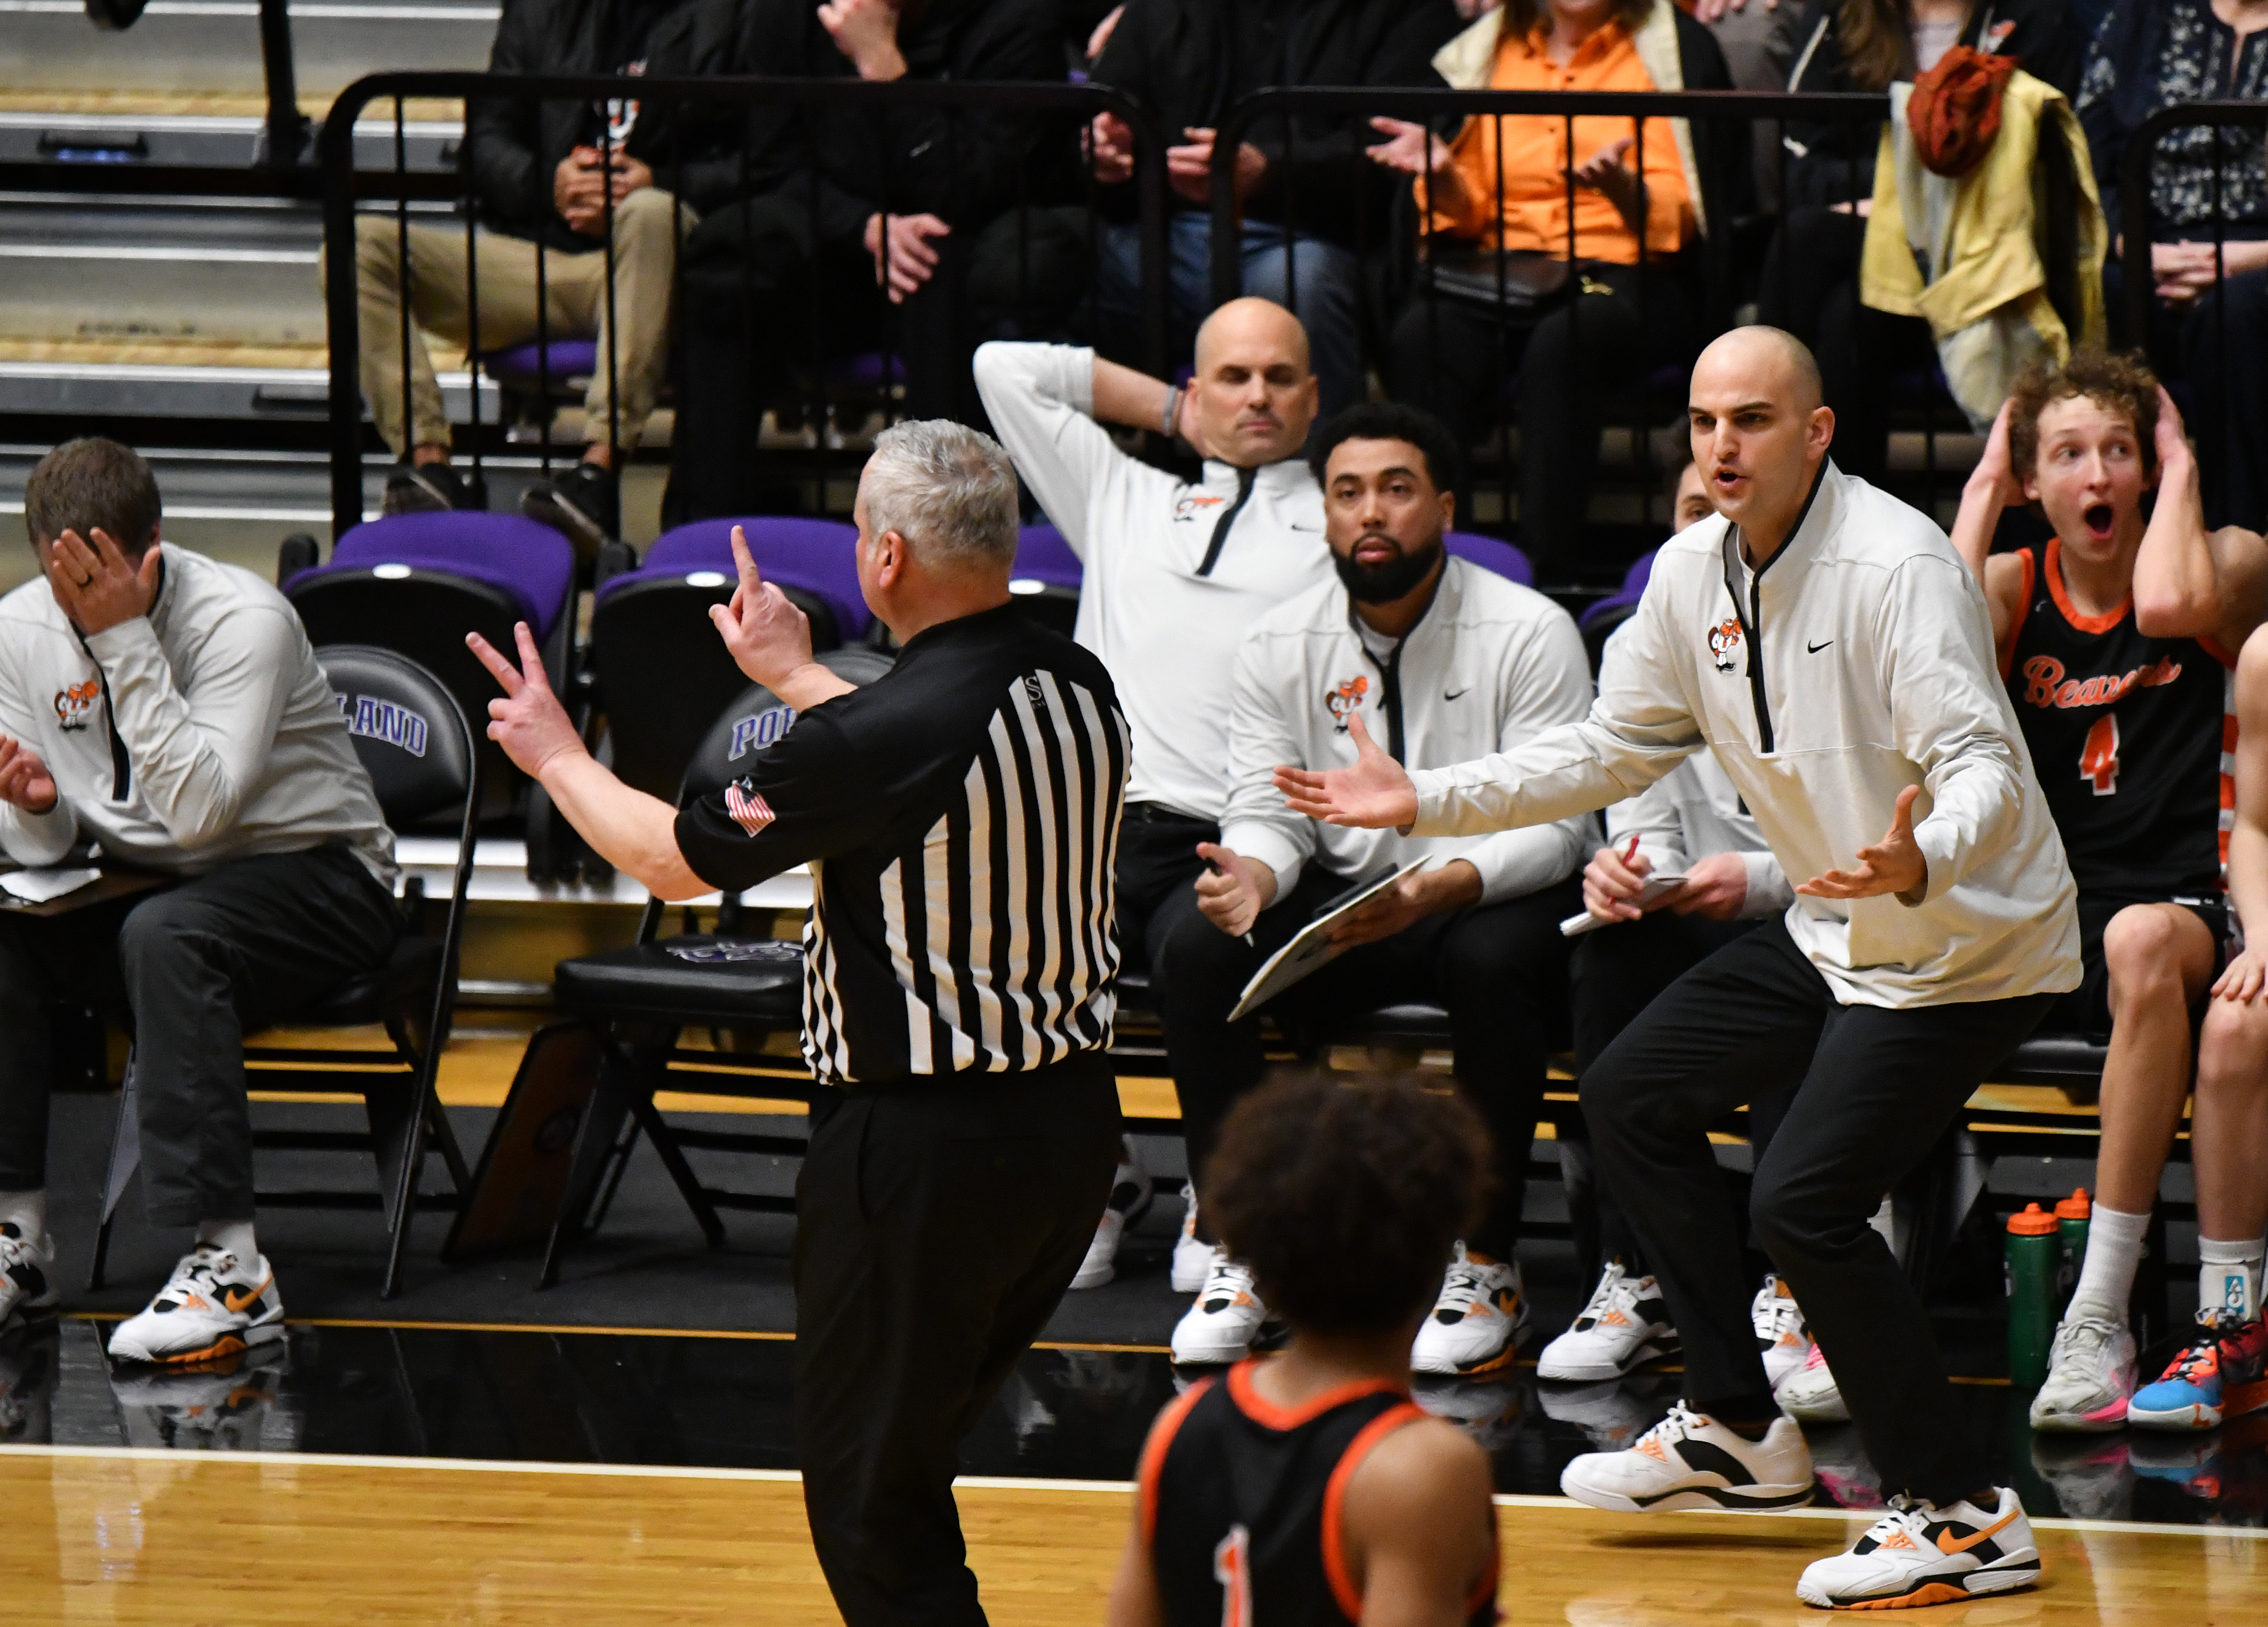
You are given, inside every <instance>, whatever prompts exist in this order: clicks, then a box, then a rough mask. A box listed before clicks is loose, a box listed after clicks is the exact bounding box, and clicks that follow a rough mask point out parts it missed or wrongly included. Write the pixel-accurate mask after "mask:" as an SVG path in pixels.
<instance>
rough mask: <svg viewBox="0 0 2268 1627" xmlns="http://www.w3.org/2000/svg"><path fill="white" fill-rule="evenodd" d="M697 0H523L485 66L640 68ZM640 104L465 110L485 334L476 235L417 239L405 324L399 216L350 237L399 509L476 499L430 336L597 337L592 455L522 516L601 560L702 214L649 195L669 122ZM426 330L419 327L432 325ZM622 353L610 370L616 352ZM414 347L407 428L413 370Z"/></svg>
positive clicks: (532, 498) (491, 344)
mask: <svg viewBox="0 0 2268 1627" xmlns="http://www.w3.org/2000/svg"><path fill="white" fill-rule="evenodd" d="M687 4H688V0H512V4H508V5H507V6H505V7H504V18H503V21H502V22H501V23H500V24H499V25H498V26H497V36H496V44H495V46H494V48H493V49H492V50H491V51H490V55H489V70H490V72H491V73H500V74H509V73H524V74H541V73H549V74H570V73H608V74H643V73H644V71H645V70H646V65H647V60H648V57H649V55H650V54H651V53H652V52H653V51H654V50H656V49H657V48H660V45H661V41H662V40H663V37H664V36H665V35H666V33H669V32H670V31H672V30H673V29H674V28H676V27H679V26H682V18H683V16H684V13H685V11H686V9H687ZM642 111H649V110H644V109H642V108H641V107H640V104H639V103H638V102H637V101H636V100H622V101H610V102H608V103H607V104H605V105H604V106H600V105H598V104H594V103H585V102H574V101H564V100H559V101H545V102H536V101H531V100H526V99H508V98H503V97H498V98H495V99H489V100H476V101H474V102H472V103H471V104H470V105H469V107H468V108H467V111H466V120H465V140H464V145H463V148H462V150H461V160H460V161H461V162H462V163H463V165H464V167H465V173H466V174H467V176H468V179H469V180H471V182H472V186H473V192H474V200H475V209H476V210H477V218H478V223H479V224H478V225H477V226H476V228H475V232H474V233H473V239H474V243H475V255H476V263H475V269H477V272H478V276H479V296H480V334H479V335H478V338H477V340H475V337H474V335H473V332H472V288H471V278H470V276H468V266H467V260H468V255H467V254H466V249H465V234H464V232H462V231H461V230H460V229H459V228H457V227H455V226H441V225H435V226H421V225H413V226H411V227H409V232H408V238H409V242H408V254H407V259H408V269H407V273H406V276H407V280H408V282H409V311H410V315H411V317H412V318H413V319H414V321H413V322H411V323H410V324H409V326H407V327H406V328H405V324H404V321H403V317H402V312H401V306H402V293H401V290H402V283H403V281H404V277H405V272H404V269H403V265H402V261H403V258H404V256H403V254H402V243H401V236H400V231H399V227H398V225H397V223H396V221H395V218H394V215H393V213H392V211H391V210H388V211H387V212H386V213H383V214H372V215H365V216H363V217H360V218H359V219H358V220H357V222H356V223H355V225H356V231H355V286H356V291H357V307H358V313H359V318H360V324H361V325H360V346H359V349H360V352H361V367H362V384H363V390H364V393H365V395H367V396H368V398H369V400H370V403H371V410H372V416H374V417H375V418H376V419H377V421H378V430H379V434H380V435H382V436H383V437H385V438H386V442H387V445H389V446H391V447H393V449H394V454H395V456H397V457H399V458H401V460H403V461H402V465H401V467H400V468H399V469H397V470H396V471H395V473H394V475H393V477H392V478H391V479H390V480H389V481H388V482H387V495H386V509H387V512H388V513H394V512H403V511H407V510H413V509H432V508H463V507H466V506H468V505H471V504H476V503H477V501H478V498H477V496H476V495H475V494H474V493H471V492H469V491H468V490H467V488H466V486H465V485H464V483H463V482H462V481H461V480H460V479H459V478H458V476H457V475H456V473H455V472H454V471H453V469H451V468H450V467H449V421H448V419H447V418H446V416H444V414H443V412H442V409H441V390H440V387H439V385H438V383H437V382H436V381H435V379H434V377H433V364H432V361H431V357H428V355H427V354H426V350H425V342H424V338H423V334H426V333H430V334H433V335H438V336H439V337H441V338H444V339H447V340H449V341H451V342H454V343H459V344H468V345H471V346H472V347H473V348H475V349H477V350H482V351H491V350H503V349H505V348H507V347H510V346H512V345H519V344H525V343H526V342H528V341H529V340H532V339H534V338H535V337H536V336H537V335H538V333H539V331H541V327H548V328H549V333H550V335H551V336H552V337H553V338H555V339H571V338H592V337H595V338H596V339H597V340H598V342H599V359H598V364H597V365H596V366H595V367H594V368H593V370H592V374H591V382H590V387H589V389H588V390H587V391H586V392H585V396H584V409H585V428H584V437H585V451H584V454H583V461H582V462H581V463H580V464H579V465H578V466H577V467H576V468H575V469H574V470H573V471H572V472H571V473H570V474H569V475H566V476H564V477H563V478H562V479H561V480H559V481H558V482H545V483H543V484H541V485H540V486H538V487H536V488H534V490H531V491H530V492H529V494H528V496H527V499H526V502H525V506H527V509H528V511H529V512H531V513H533V514H534V515H535V517H536V518H538V519H543V520H545V521H547V522H549V523H550V524H553V525H556V526H559V527H560V528H561V529H562V530H563V531H565V532H567V533H568V534H569V535H571V537H573V538H574V539H575V540H576V541H578V544H579V545H581V546H583V547H584V548H586V549H594V548H597V546H598V545H599V543H600V542H601V541H604V540H605V539H606V538H607V537H609V536H612V535H613V534H615V533H616V532H617V531H618V530H619V529H620V505H619V503H618V501H617V495H616V492H617V488H616V481H615V471H614V463H615V453H616V450H617V448H618V447H619V448H622V449H628V448H630V447H633V446H636V445H637V442H638V438H639V436H640V434H641V432H642V431H644V425H645V420H646V415H647V414H648V413H649V412H650V411H651V410H652V407H653V402H654V394H655V391H656V388H657V387H658V386H659V383H660V381H661V378H662V372H663V369H664V367H665V366H666V364H667V349H668V338H669V303H670V283H671V281H672V276H673V271H674V261H675V258H676V238H677V236H678V234H679V232H681V230H682V229H683V227H684V226H686V225H690V224H691V221H692V218H693V217H692V212H691V211H690V210H687V209H686V208H684V207H683V205H682V204H681V203H680V202H677V201H676V200H674V198H673V197H672V195H671V194H670V193H668V192H666V191H665V190H663V189H662V188H659V187H657V186H656V185H655V184H654V173H653V168H652V165H653V163H654V162H655V153H656V151H657V146H658V144H657V140H656V137H655V135H654V129H655V126H656V123H657V121H656V120H654V119H653V118H652V117H645V118H641V116H640V115H641V113H642ZM610 226H611V228H612V231H613V233H614V257H615V272H614V300H613V318H614V326H615V328H618V329H619V333H615V332H612V331H610V329H609V326H608V299H607V257H606V254H605V253H604V252H603V251H604V249H605V247H606V244H607V233H608V229H609V227H610ZM539 244H540V245H541V247H542V248H543V249H544V250H547V251H549V253H547V254H545V261H546V263H545V265H544V268H543V276H542V279H541V281H542V285H543V290H544V305H545V306H546V307H547V310H546V313H545V317H546V320H545V322H544V323H543V324H541V325H540V324H539V322H538V320H537V306H536V288H537V282H538V279H537V274H536V258H537V254H538V252H539V251H538V245H539ZM421 329H422V330H423V333H421V332H420V330H421ZM610 348H612V349H613V350H614V357H613V365H612V367H611V368H610V367H609V366H608V350H609V349H610ZM405 352H406V353H407V357H408V364H409V391H408V394H409V410H408V413H407V422H406V423H405V421H404V419H405V415H404V411H403V404H402V396H403V389H402V371H403V358H404V354H405Z"/></svg>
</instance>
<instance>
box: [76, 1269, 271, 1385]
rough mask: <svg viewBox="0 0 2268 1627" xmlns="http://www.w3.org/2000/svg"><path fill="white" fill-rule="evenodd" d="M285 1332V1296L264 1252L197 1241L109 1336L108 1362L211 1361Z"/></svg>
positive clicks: (262, 1342)
mask: <svg viewBox="0 0 2268 1627" xmlns="http://www.w3.org/2000/svg"><path fill="white" fill-rule="evenodd" d="M283 1336H284V1300H283V1297H282V1296H281V1295H279V1294H278V1293H277V1292H276V1273H275V1272H274V1271H272V1270H269V1265H268V1262H267V1260H266V1259H265V1258H262V1257H260V1256H254V1258H253V1259H251V1260H248V1261H242V1262H239V1260H238V1259H237V1257H236V1256H235V1255H232V1254H230V1253H229V1252H227V1251H226V1250H225V1249H220V1248H212V1247H211V1246H210V1245H209V1244H199V1245H198V1246H197V1247H196V1248H192V1249H191V1250H190V1251H189V1252H188V1253H187V1254H185V1255H182V1256H181V1260H180V1264H178V1265H176V1266H175V1267H174V1268H173V1275H172V1276H171V1277H167V1278H166V1285H165V1286H164V1287H163V1288H160V1289H159V1290H158V1292H157V1296H156V1297H155V1298H154V1299H151V1301H150V1303H149V1305H148V1306H147V1307H145V1308H144V1309H143V1311H142V1312H141V1313H140V1314H137V1315H134V1316H129V1317H128V1318H127V1319H126V1320H125V1321H122V1322H121V1323H119V1324H118V1330H117V1331H116V1332H115V1333H114V1334H112V1335H111V1336H110V1359H111V1360H113V1361H211V1360H214V1359H216V1358H219V1357H223V1356H227V1355H232V1354H233V1353H234V1352H236V1351H242V1350H248V1349H250V1348H251V1347H252V1346H253V1345H255V1344H267V1343H268V1342H269V1340H271V1339H280V1338H282V1337H283Z"/></svg>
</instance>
